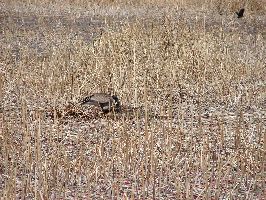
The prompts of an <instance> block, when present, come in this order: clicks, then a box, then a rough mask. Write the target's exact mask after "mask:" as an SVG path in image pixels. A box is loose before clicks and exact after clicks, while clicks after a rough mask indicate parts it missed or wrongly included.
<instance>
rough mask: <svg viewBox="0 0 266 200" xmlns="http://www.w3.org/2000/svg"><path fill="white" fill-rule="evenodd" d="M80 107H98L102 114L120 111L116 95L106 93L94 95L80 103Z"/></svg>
mask: <svg viewBox="0 0 266 200" xmlns="http://www.w3.org/2000/svg"><path fill="white" fill-rule="evenodd" d="M81 105H94V106H100V107H101V109H102V111H103V113H108V112H110V111H112V110H114V111H115V112H120V111H121V105H120V101H119V99H118V97H117V96H116V95H110V94H106V93H94V94H92V95H90V96H88V97H86V98H84V100H83V101H82V102H81Z"/></svg>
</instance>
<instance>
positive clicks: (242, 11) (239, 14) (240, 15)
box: [236, 8, 245, 18]
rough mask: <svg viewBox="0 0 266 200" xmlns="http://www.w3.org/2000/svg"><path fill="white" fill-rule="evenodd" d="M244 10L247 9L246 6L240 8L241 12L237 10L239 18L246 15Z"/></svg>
mask: <svg viewBox="0 0 266 200" xmlns="http://www.w3.org/2000/svg"><path fill="white" fill-rule="evenodd" d="M244 12H245V9H244V8H241V9H240V10H239V12H236V14H237V18H241V17H243V16H244Z"/></svg>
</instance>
